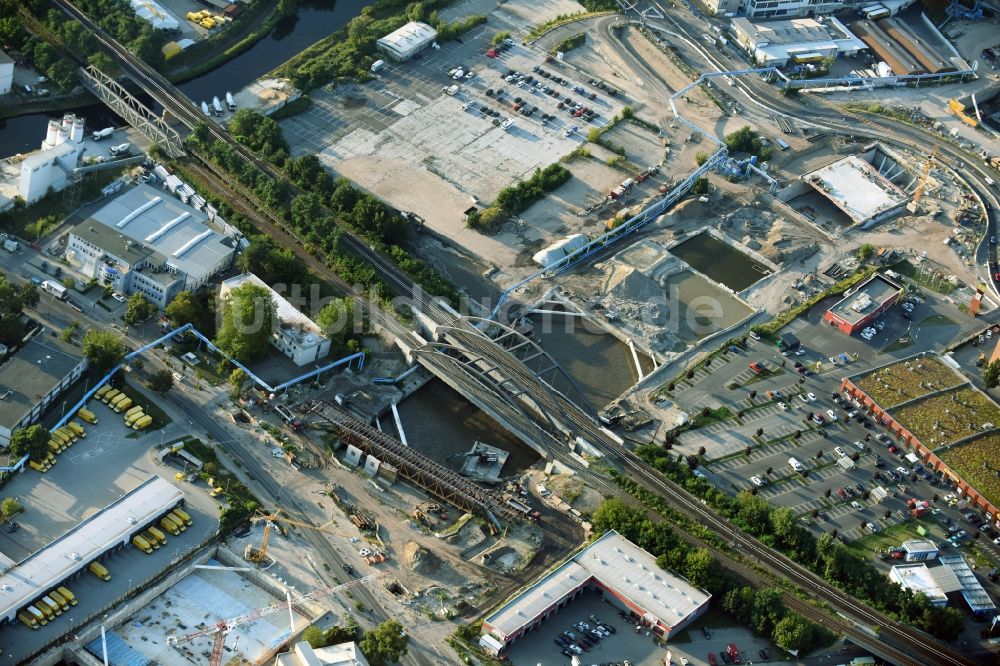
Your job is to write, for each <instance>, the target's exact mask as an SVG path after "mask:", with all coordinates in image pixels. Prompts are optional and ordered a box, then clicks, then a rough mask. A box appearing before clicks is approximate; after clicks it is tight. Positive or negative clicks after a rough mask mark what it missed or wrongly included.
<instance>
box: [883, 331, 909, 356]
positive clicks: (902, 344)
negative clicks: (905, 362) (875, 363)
mask: <svg viewBox="0 0 1000 666" xmlns="http://www.w3.org/2000/svg"><path fill="white" fill-rule="evenodd" d="M912 346H913V338H911V337H910V336H908V335H904V336H903V337H901V338H896V340H895V342H891V343H890V344H888V345H886V346H885V349H883V350H882V351H883V352H884V353H886V354H891V353H892V352H897V351H899V350H900V349H906V348H907V347H912Z"/></svg>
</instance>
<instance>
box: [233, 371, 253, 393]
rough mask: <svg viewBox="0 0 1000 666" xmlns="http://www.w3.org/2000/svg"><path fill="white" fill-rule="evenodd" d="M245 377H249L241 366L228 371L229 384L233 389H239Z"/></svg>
mask: <svg viewBox="0 0 1000 666" xmlns="http://www.w3.org/2000/svg"><path fill="white" fill-rule="evenodd" d="M247 379H249V377H248V376H247V373H246V372H245V371H244V370H243V368H236V369H235V370H233V371H232V372H231V373H229V385H230V386H232V387H233V391H239V390H240V389H241V388H242V387H243V382H245V381H246V380H247Z"/></svg>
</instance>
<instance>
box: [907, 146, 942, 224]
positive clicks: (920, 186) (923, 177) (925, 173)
mask: <svg viewBox="0 0 1000 666" xmlns="http://www.w3.org/2000/svg"><path fill="white" fill-rule="evenodd" d="M937 153H938V144H934V149H933V150H932V151H931V154H930V156H928V158H927V161H925V162H924V166H923V168H922V169H921V170H920V180H919V182H918V183H917V189H915V190H914V191H913V200H912V201H910V204H909V205H908V206H907V209H909V211H910V212H911V213H913V214H916V212H917V206H918V205H919V204H920V199H921V197H923V196H924V189H925V188H926V187H927V178H928V177H930V173H931V165H932V164H933V163H934V158H935V157H937Z"/></svg>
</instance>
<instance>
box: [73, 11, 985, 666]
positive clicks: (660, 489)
mask: <svg viewBox="0 0 1000 666" xmlns="http://www.w3.org/2000/svg"><path fill="white" fill-rule="evenodd" d="M53 2H54V3H55V4H56V6H58V7H60V8H61V9H62V10H63V11H64V12H66V13H67V14H68V15H70V16H71V17H72V18H74V19H76V20H78V21H80V22H81V23H82V24H83V25H84V26H85V27H87V28H88V29H89V30H90V31H91V32H92V33H93V35H94V37H95V38H96V39H98V40H99V41H100V42H101V43H102V44H103V46H104V47H105V48H106V49H107V50H108V51H110V52H111V53H112V54H113V55H114V56H115V57H116V59H117V60H118V61H119V62H120V63H121V64H122V65H123V67H124V69H125V71H126V72H127V73H128V74H129V76H131V77H132V78H133V79H134V80H135V81H136V83H138V84H139V85H140V86H142V87H143V88H144V89H146V91H147V92H149V93H150V94H151V95H152V96H153V97H154V98H156V99H157V100H158V101H159V102H160V103H161V104H163V106H164V108H166V109H168V110H169V111H170V112H171V113H173V114H174V115H175V116H177V117H178V119H180V120H181V121H182V122H184V123H185V124H187V125H189V126H192V127H193V126H194V125H196V124H199V123H202V122H204V117H203V116H202V114H201V113H200V110H198V109H197V108H196V107H195V106H194V104H193V103H192V102H191V101H190V100H188V99H187V98H186V97H185V96H184V95H183V94H181V93H180V92H179V91H178V90H177V89H175V88H174V87H173V86H172V85H171V84H169V83H168V82H167V81H166V80H165V79H164V78H163V77H162V76H160V75H159V74H157V73H156V72H154V71H152V70H151V69H150V68H149V67H148V66H146V65H145V63H143V62H142V61H140V60H138V59H137V58H136V57H135V56H133V55H132V54H131V53H130V52H128V51H127V50H126V49H124V47H122V46H121V45H120V44H118V43H117V42H116V41H114V40H113V39H111V38H110V37H108V36H107V35H106V34H105V33H104V32H103V30H101V29H100V28H99V27H98V26H97V25H96V24H95V23H94V22H93V21H91V20H90V19H89V18H88V17H87V16H86V15H85V14H84V13H83V12H81V11H80V10H79V9H77V8H76V7H75V6H73V5H72V4H71V3H70V2H69V1H68V0H53ZM773 95H774V91H767V93H766V94H762V95H761V96H762V97H764V98H765V99H771V98H772V96H773ZM783 106H784V109H785V110H783V111H780V112H781V113H792V114H794V113H796V112H799V111H801V109H793V110H792V111H790V112H789V111H788V109H789V108H790V107H789V105H788V103H787V102H786V103H784V104H783ZM806 115H807V116H810V117H812V118H817V115H818V116H819V117H820V118H822V119H824V120H826V119H828V118H830V117H831V114H830V113H829V112H824V113H819V114H817V110H816V109H809V111H808V112H807V114H806ZM828 122H829V128H830V129H831V130H834V131H844V132H856V130H855V128H853V127H851V126H850V125H847V124H846V123H845V124H843V126H842V127H837V126H836V125H837V124H836V123H833V122H832V121H828ZM208 127H209V132H210V134H211V135H212V136H213V137H214V138H215V139H217V140H220V141H224V142H226V143H227V144H229V145H230V146H232V147H233V149H234V150H235V151H236V152H237V153H238V154H239V155H241V156H242V157H243V158H244V159H245V160H247V161H248V162H250V163H251V164H253V165H255V167H256V168H258V169H260V170H261V171H262V172H264V173H266V174H268V175H269V176H271V177H276V174H275V172H274V171H273V169H272V168H271V167H270V166H269V165H267V164H265V163H263V162H262V161H261V160H259V159H258V158H257V157H256V156H255V155H253V154H252V153H251V152H250V151H249V150H248V149H246V148H245V147H243V146H242V145H241V144H239V143H238V142H236V141H235V140H234V139H233V138H232V137H231V136H229V135H228V133H226V132H225V131H224V130H222V128H220V127H218V126H217V125H215V124H214V123H208ZM897 129H898V128H897ZM911 136H912V135H911ZM915 142H916V141H915ZM922 142H923V143H925V144H926V143H927V140H926V138H923V139H922ZM944 152H945V153H946V154H950V155H951V156H952V157H953V159H958V158H959V156H958V155H957V154H956V153H955V152H954V151H952V150H950V149H945V150H944ZM194 168H195V169H196V170H198V171H199V173H200V175H201V176H202V177H205V178H206V180H208V181H209V182H212V183H215V184H216V185H217V186H221V187H222V188H223V192H224V193H225V192H226V191H230V192H231V191H232V190H235V191H237V192H241V193H246V188H244V187H242V186H241V185H239V184H238V183H234V182H232V179H231V178H230V177H229V176H227V175H223V174H220V173H218V172H217V171H216V170H215V168H214V166H210V167H209V168H208V169H206V168H203V167H200V166H196V167H194ZM225 196H226V198H227V199H229V200H231V201H233V203H234V204H236V206H237V208H239V209H241V210H243V211H245V212H247V213H250V217H251V218H252V219H254V220H255V221H257V223H258V224H260V225H261V230H262V231H265V232H268V233H270V234H271V235H272V236H273V237H274V238H275V240H277V241H278V242H279V244H285V245H286V246H288V247H293V248H294V250H295V251H296V254H297V255H298V256H300V257H301V258H302V259H303V261H304V262H305V263H306V265H307V266H309V267H310V268H311V269H312V270H314V271H315V272H317V274H319V275H320V276H323V277H325V278H326V279H329V280H331V281H332V282H334V283H335V284H337V285H339V286H340V287H341V288H346V287H347V285H345V284H344V283H343V281H342V280H340V279H339V278H338V277H337V276H336V275H335V274H333V272H332V271H331V270H330V269H329V268H328V267H327V266H326V265H325V264H324V263H323V262H322V261H321V260H320V259H318V258H316V257H315V256H312V255H311V254H310V253H308V252H307V251H306V250H305V245H304V244H303V242H302V241H301V240H300V239H298V238H297V237H296V236H295V234H294V233H293V232H291V231H289V230H288V229H287V228H286V227H285V225H284V224H283V223H282V221H281V220H279V219H277V218H276V217H275V216H274V215H273V214H272V213H270V211H268V210H267V209H266V208H265V207H263V206H261V207H259V208H254V209H253V210H251V207H249V206H247V205H246V204H245V203H237V202H238V200H236V199H235V198H234V197H233V196H232V194H231V193H230V194H227V195H225ZM251 200H253V199H252V198H251ZM990 224H991V229H992V218H991V220H990ZM342 242H343V243H344V246H345V248H346V249H348V250H350V251H351V252H352V253H354V254H356V255H357V256H359V257H360V258H362V259H364V260H365V261H366V262H368V263H369V264H370V265H372V266H373V267H374V268H375V269H376V271H377V272H378V274H379V277H380V278H381V279H383V280H384V281H385V282H386V283H387V284H388V286H390V287H391V288H393V289H395V290H396V291H397V292H398V293H400V294H404V295H408V296H410V297H411V298H412V299H413V301H414V303H415V305H416V306H417V307H419V308H420V309H422V310H423V311H424V312H425V313H427V314H428V315H429V316H432V317H433V318H434V319H435V320H437V321H438V322H441V323H445V322H452V320H453V319H454V315H453V314H452V313H450V312H448V311H447V310H446V309H444V308H442V307H441V306H440V305H439V304H438V303H437V302H436V301H435V300H434V299H432V298H430V297H429V296H427V295H426V294H424V293H423V292H422V291H420V290H419V288H418V287H417V285H415V284H414V283H413V282H412V281H411V280H410V279H409V278H408V277H406V276H405V275H403V274H402V273H401V272H400V271H399V269H397V268H396V266H395V265H393V264H391V263H390V262H388V261H387V260H385V259H384V258H382V257H381V256H380V255H379V254H378V253H377V252H375V251H374V250H373V249H371V248H369V246H368V245H367V244H366V243H364V242H363V241H362V240H360V239H358V238H357V237H355V236H353V235H351V234H350V233H347V232H346V231H345V232H344V234H343V236H342ZM371 312H372V314H373V315H376V316H377V318H378V320H379V321H380V322H381V323H383V325H385V326H386V327H387V328H388V329H389V330H390V331H392V332H394V333H397V334H400V335H408V330H407V329H406V327H405V326H403V325H402V324H400V323H399V322H397V321H396V320H395V319H394V318H393V317H391V316H390V315H388V314H386V313H384V312H382V311H380V310H378V309H377V308H371ZM451 334H452V335H453V336H454V337H455V338H456V339H457V340H458V341H459V342H460V343H461V344H463V345H464V346H465V349H466V350H467V351H469V352H472V353H475V354H478V355H480V356H481V358H482V359H483V360H484V362H493V363H495V364H496V368H497V369H499V370H500V371H502V372H503V373H505V375H506V376H507V377H509V378H510V379H511V380H512V381H513V382H515V383H517V384H520V385H521V387H522V388H524V389H525V391H524V395H525V396H527V397H529V398H530V400H531V401H532V402H533V403H534V405H535V406H536V408H537V409H544V410H548V413H549V414H551V415H556V418H557V419H558V420H559V421H562V423H563V426H564V427H565V430H566V431H569V432H574V433H576V434H578V435H579V436H581V437H583V438H585V439H587V441H588V442H590V443H591V444H592V445H594V446H596V447H597V448H598V449H599V450H601V451H602V452H603V453H604V454H605V456H606V457H607V458H608V459H609V460H611V461H614V462H615V463H617V464H618V465H619V466H620V467H621V469H622V470H623V471H625V472H627V473H628V474H630V475H631V476H632V478H633V479H635V480H636V481H638V482H639V483H641V485H642V486H643V487H644V488H646V489H647V490H649V491H650V492H653V493H655V494H657V495H659V496H661V497H663V498H664V499H666V500H667V501H669V502H670V503H671V505H672V506H673V507H674V508H675V509H677V510H678V511H680V512H682V513H684V514H685V515H687V516H688V517H690V518H691V519H692V520H694V521H695V522H697V523H699V524H701V525H704V526H705V527H706V528H708V529H709V530H711V531H712V532H714V533H715V534H716V535H717V536H718V537H719V538H720V539H722V540H723V541H724V542H730V543H733V544H734V545H735V546H736V547H738V548H739V549H741V550H742V552H743V553H746V554H748V555H749V556H752V557H755V558H756V559H757V563H758V564H759V566H760V567H763V568H764V569H765V570H766V571H767V572H768V573H770V574H771V575H772V576H776V577H779V578H784V579H787V580H788V581H790V582H791V583H793V584H794V585H796V586H798V587H799V588H800V589H801V590H803V591H804V592H807V593H810V594H812V595H814V596H815V598H816V599H818V600H819V601H821V602H824V603H826V604H827V605H828V606H829V607H830V608H831V609H832V610H833V611H835V612H836V613H838V614H839V615H841V616H842V617H845V618H854V619H856V620H857V621H859V622H861V623H865V624H868V625H869V626H871V627H874V628H876V629H877V630H878V632H879V637H878V638H874V637H873V636H872V634H871V631H870V630H868V629H864V630H863V629H861V628H859V627H858V626H856V625H855V624H853V622H851V621H850V620H847V619H837V618H833V617H831V616H830V615H829V614H828V613H827V612H825V611H824V610H822V609H819V608H816V607H814V606H813V605H811V604H809V603H807V602H806V601H804V600H802V599H800V598H799V597H796V596H795V595H792V594H788V595H786V603H787V604H788V605H789V607H791V608H793V609H794V610H796V611H797V612H799V613H801V614H802V615H803V616H805V617H807V618H809V619H810V620H813V621H816V622H819V623H821V624H824V625H825V626H827V627H830V628H831V629H835V630H836V631H840V632H843V633H844V634H846V635H848V636H850V637H851V638H852V640H854V641H856V642H858V643H859V644H862V645H866V646H869V647H871V648H872V649H873V650H876V651H879V652H881V653H885V654H887V655H890V656H891V657H892V658H893V659H894V660H895V661H896V662H897V663H899V664H912V665H914V666H918V665H922V664H947V665H952V664H953V665H961V666H966V665H968V666H974V665H975V664H976V663H977V662H976V661H974V660H973V659H972V658H970V657H969V656H967V655H964V654H962V653H960V652H958V651H956V650H954V649H953V648H952V647H950V646H947V645H944V644H942V643H940V642H938V641H936V640H934V639H933V638H931V637H929V636H927V635H925V634H923V633H921V632H919V631H916V630H915V629H912V628H910V627H906V626H904V625H900V624H898V623H896V622H894V621H892V620H890V619H889V618H886V617H884V616H883V615H881V614H880V613H878V612H876V611H874V610H872V609H870V608H868V607H867V606H865V605H864V604H861V603H859V602H857V601H856V600H854V599H853V598H851V597H850V596H849V595H847V594H845V593H843V592H842V591H840V590H839V589H837V588H836V587H834V586H832V585H830V584H829V583H827V582H826V581H825V580H823V579H821V578H820V577H818V576H816V575H815V574H813V573H812V572H811V571H808V570H806V569H805V568H803V567H801V566H799V565H797V564H795V563H794V562H792V561H791V560H789V559H788V558H786V557H785V556H784V555H782V554H780V553H778V552H777V551H774V550H772V549H770V548H768V547H766V546H764V545H763V544H761V543H760V542H759V541H757V540H756V539H754V538H752V537H750V536H749V535H746V534H745V533H743V532H742V531H740V530H738V529H737V528H735V527H734V526H733V525H732V524H731V523H729V522H728V521H726V520H724V519H722V518H720V517H719V516H718V515H717V514H715V512H713V511H711V510H710V509H708V508H707V507H706V506H705V505H703V504H702V502H701V500H699V499H698V498H696V497H694V496H693V495H691V494H690V493H688V492H687V491H685V490H684V489H683V488H681V487H680V486H678V485H676V484H674V483H673V482H671V481H669V480H667V479H666V478H664V477H663V476H662V475H660V474H659V473H658V472H656V471H655V470H651V469H650V468H649V467H647V466H646V465H645V464H644V463H643V462H642V461H640V460H639V459H638V458H637V457H636V456H635V455H634V454H631V453H630V452H628V451H627V450H625V449H623V448H621V447H620V446H619V445H618V443H617V442H616V441H615V439H614V438H613V437H612V436H610V434H609V433H607V431H605V430H604V429H603V428H601V427H600V426H599V424H598V423H597V422H595V421H594V420H593V419H592V418H591V417H589V416H588V415H586V413H584V412H583V411H582V410H581V409H580V408H578V407H577V406H576V405H575V404H573V403H572V402H570V401H569V400H567V399H566V398H565V397H564V396H562V395H560V394H558V393H555V392H554V391H552V390H551V389H549V388H547V387H545V386H542V385H540V384H539V380H538V379H537V378H536V377H535V376H534V375H533V374H532V373H531V371H530V370H529V369H528V368H527V367H525V366H524V365H523V364H522V363H520V362H519V361H517V360H515V359H512V358H511V357H510V356H509V355H508V354H506V353H505V352H504V351H503V350H502V349H501V348H499V347H498V346H497V345H496V344H494V343H493V342H492V341H491V340H490V339H489V338H488V337H486V336H485V335H484V334H483V333H482V332H481V331H479V330H478V329H476V328H475V327H473V326H471V325H470V324H468V323H467V322H466V323H465V324H464V325H462V323H461V322H458V323H455V325H454V328H453V329H452V332H451ZM543 427H544V426H543ZM553 436H554V437H555V438H556V440H557V443H556V446H555V447H554V450H555V451H557V453H556V455H557V456H564V455H565V451H564V450H563V449H562V448H561V447H562V440H563V439H564V436H563V435H562V434H561V433H553ZM599 483H601V484H603V485H604V486H605V487H606V489H607V490H608V492H610V493H612V494H615V495H618V496H622V497H625V498H627V501H629V502H630V503H632V504H633V505H636V504H637V503H638V500H636V499H635V498H634V497H632V496H631V495H629V494H628V493H625V492H624V491H622V490H621V489H620V488H617V487H616V486H613V485H612V484H610V483H608V482H606V481H603V480H602V481H600V482H599ZM653 513H654V515H657V514H655V512H653ZM661 518H662V517H661ZM677 533H678V535H679V536H680V537H681V538H682V539H684V540H685V541H688V542H689V543H692V544H696V545H699V546H704V547H707V548H709V549H710V550H711V551H712V552H713V554H714V555H715V556H716V557H717V558H718V559H719V561H720V562H722V563H723V565H724V566H726V567H727V568H731V569H732V570H733V571H734V572H735V573H736V574H738V575H739V576H740V577H742V578H744V579H745V580H747V581H748V582H751V583H754V584H758V585H770V584H771V581H770V580H769V579H767V578H766V577H764V576H763V575H762V574H761V573H760V572H759V571H758V570H757V568H756V567H754V566H750V565H748V564H745V563H743V562H741V561H739V560H737V559H735V558H733V557H731V556H730V555H729V554H728V553H726V552H725V551H723V550H721V549H718V548H715V547H713V546H710V545H708V544H705V543H703V542H701V541H700V540H699V539H697V537H694V536H692V535H689V534H686V533H684V532H682V531H679V530H677ZM324 550H325V549H324ZM887 641H891V643H892V644H891V645H889V644H887Z"/></svg>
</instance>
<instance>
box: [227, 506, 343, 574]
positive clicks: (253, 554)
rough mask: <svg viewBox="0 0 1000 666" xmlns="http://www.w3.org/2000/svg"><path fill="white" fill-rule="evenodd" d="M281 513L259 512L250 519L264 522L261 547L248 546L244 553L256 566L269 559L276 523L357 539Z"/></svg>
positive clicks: (278, 510) (253, 521)
mask: <svg viewBox="0 0 1000 666" xmlns="http://www.w3.org/2000/svg"><path fill="white" fill-rule="evenodd" d="M281 511H282V510H281V509H277V510H276V511H274V512H273V513H271V514H270V515H268V514H266V513H264V512H263V511H258V512H257V513H256V514H254V516H253V517H252V518H251V519H250V522H252V523H259V522H261V521H264V536H263V537H261V540H260V546H258V547H257V548H254V547H253V546H252V545H250V544H247V547H246V550H244V551H243V557H245V558H246V559H247V560H249V561H251V562H254V563H256V564H260V563H261V562H263V561H264V559H265V558H266V557H267V541H268V538H269V537H270V535H271V528H273V527H276V525H275V523H278V522H282V523H288V524H289V525H295V526H297V527H306V528H309V529H311V530H318V531H320V532H326V533H327V534H332V535H334V536H341V537H346V538H348V539H354V538H356V535H352V534H344V533H343V532H336V531H334V530H328V529H326V528H325V527H318V526H316V525H312V524H310V523H306V522H303V521H301V520H294V519H292V518H288V517H286V516H282V515H279V514H280V513H281Z"/></svg>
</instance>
